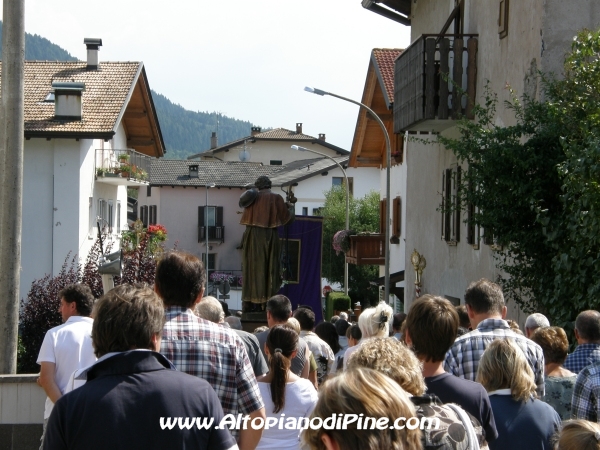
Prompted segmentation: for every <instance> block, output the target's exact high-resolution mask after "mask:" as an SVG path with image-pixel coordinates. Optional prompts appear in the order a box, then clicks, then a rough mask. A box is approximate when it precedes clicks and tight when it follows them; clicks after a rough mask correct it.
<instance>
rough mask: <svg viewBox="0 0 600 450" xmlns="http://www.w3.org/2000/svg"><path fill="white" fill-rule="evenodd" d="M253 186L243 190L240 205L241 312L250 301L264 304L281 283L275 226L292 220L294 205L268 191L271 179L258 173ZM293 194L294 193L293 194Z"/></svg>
mask: <svg viewBox="0 0 600 450" xmlns="http://www.w3.org/2000/svg"><path fill="white" fill-rule="evenodd" d="M254 185H255V187H256V189H251V190H248V191H246V192H244V193H243V194H242V196H241V197H240V202H239V205H240V207H242V208H244V212H243V214H242V219H241V220H240V224H241V225H246V231H244V236H243V238H242V277H243V281H242V301H243V310H244V312H247V311H250V310H251V309H252V304H260V305H261V309H264V304H265V303H266V302H267V300H268V299H269V298H270V297H272V296H273V295H275V294H277V291H279V288H280V286H281V262H280V257H281V246H280V243H279V235H278V234H277V227H278V226H281V225H285V224H287V223H290V222H292V221H293V220H294V205H293V203H290V202H285V201H284V200H283V197H281V196H280V195H278V194H275V193H273V192H271V180H270V179H269V178H268V177H266V176H260V177H258V179H257V180H256V182H255V183H254ZM292 196H293V194H292Z"/></svg>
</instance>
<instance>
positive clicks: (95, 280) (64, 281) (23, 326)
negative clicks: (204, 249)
mask: <svg viewBox="0 0 600 450" xmlns="http://www.w3.org/2000/svg"><path fill="white" fill-rule="evenodd" d="M159 226H160V225H159ZM154 227H155V228H156V227H157V226H156V225H155V226H154ZM163 229H164V228H163ZM106 237H107V236H106V235H105V236H103V238H102V239H103V241H105V240H106ZM163 242H164V239H162V238H160V239H157V238H156V232H152V230H149V231H148V230H143V232H142V233H141V234H140V240H139V244H138V245H130V246H127V247H125V248H124V249H123V260H122V264H123V276H122V277H115V285H120V284H134V283H147V284H150V285H153V284H154V277H155V275H156V262H157V258H159V257H160V256H161V255H162V254H163V253H164V244H163ZM109 252H110V248H107V249H105V253H109ZM101 256H102V251H101V248H100V240H96V242H95V243H94V245H93V246H92V248H91V250H90V252H89V254H88V257H87V259H86V261H85V263H84V264H83V265H82V264H80V263H79V262H78V260H77V257H73V258H71V255H68V256H67V258H66V259H65V262H64V263H63V265H62V267H61V270H60V272H59V273H58V274H57V275H56V276H51V275H49V274H48V275H45V276H44V277H42V278H41V279H38V280H35V281H34V282H33V283H32V285H31V289H30V290H29V293H28V294H27V300H21V311H20V315H19V337H20V345H19V351H18V355H17V371H18V372H19V373H35V372H38V371H39V366H38V365H37V364H36V360H37V356H38V353H39V351H40V347H41V345H42V341H43V340H44V336H45V334H46V331H48V330H49V329H50V328H53V327H55V326H58V325H60V324H61V316H60V314H59V312H58V307H59V305H60V299H59V298H58V293H59V292H60V290H61V289H63V288H64V287H66V286H67V285H69V284H73V283H83V284H87V285H88V286H89V287H90V289H91V290H92V294H93V295H94V297H95V298H99V297H101V296H102V294H103V289H102V277H101V276H100V274H99V273H98V264H99V262H100V257H101Z"/></svg>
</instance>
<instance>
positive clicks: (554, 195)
mask: <svg viewBox="0 0 600 450" xmlns="http://www.w3.org/2000/svg"><path fill="white" fill-rule="evenodd" d="M599 55H600V33H599V32H590V31H583V32H581V33H579V34H578V36H577V37H576V39H575V40H574V42H573V45H572V50H571V53H569V54H568V55H567V57H566V59H565V71H564V73H565V77H564V78H563V79H561V80H557V79H554V78H548V77H545V76H543V75H540V77H541V82H542V86H543V93H544V95H543V98H544V101H536V100H534V99H529V98H524V99H523V101H522V102H521V101H519V100H518V99H517V98H516V96H515V95H514V93H513V98H512V100H511V101H510V102H508V103H507V106H508V107H509V108H510V109H512V111H513V112H514V114H515V118H516V124H515V125H513V126H508V127H501V126H496V125H495V122H494V120H495V115H496V114H495V113H496V105H497V98H496V96H495V95H493V94H492V93H491V92H490V91H489V89H487V88H486V93H485V96H484V97H485V102H484V103H483V104H482V105H478V106H477V107H476V111H475V112H476V120H475V121H468V120H464V121H462V122H461V124H460V126H459V130H460V136H459V137H458V138H456V139H453V138H447V137H443V136H440V137H439V141H440V142H441V143H442V144H443V145H444V146H445V147H447V148H449V149H451V150H452V151H453V152H454V154H455V155H456V156H457V159H458V160H459V162H460V163H461V164H462V163H466V164H464V166H466V167H468V169H467V170H465V171H464V176H463V177H462V180H461V189H460V193H459V196H460V200H461V206H462V208H464V209H463V211H464V210H466V208H467V207H468V206H470V205H473V206H474V207H475V208H476V209H475V214H473V216H472V218H471V220H472V222H473V223H474V224H476V225H479V226H480V227H482V228H483V229H484V235H486V236H487V238H488V239H492V238H493V239H494V241H495V243H496V244H497V248H498V251H497V252H496V258H497V265H498V267H499V268H500V269H501V270H502V271H503V272H504V273H505V274H506V275H505V276H503V277H501V278H500V279H499V281H500V283H501V284H502V286H503V289H504V292H505V296H506V297H507V299H509V300H513V301H515V302H517V303H518V304H519V305H520V306H521V307H522V308H523V309H524V310H525V311H532V310H538V311H541V312H543V313H545V314H547V315H548V316H549V317H550V319H551V322H552V323H555V324H557V325H561V326H566V327H567V328H570V326H571V324H570V322H571V321H572V320H574V318H575V316H576V315H577V314H578V312H580V311H582V310H584V309H592V308H597V307H598V306H599V303H600V301H599V297H598V294H599V293H600V277H598V276H597V274H598V273H599V271H600V187H599V180H600V126H599V125H600V61H599V58H598V56H599Z"/></svg>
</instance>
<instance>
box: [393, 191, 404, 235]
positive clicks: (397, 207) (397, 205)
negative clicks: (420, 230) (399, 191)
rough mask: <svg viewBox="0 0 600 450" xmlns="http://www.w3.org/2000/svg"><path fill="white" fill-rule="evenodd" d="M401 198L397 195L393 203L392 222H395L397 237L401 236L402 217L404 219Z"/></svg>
mask: <svg viewBox="0 0 600 450" xmlns="http://www.w3.org/2000/svg"><path fill="white" fill-rule="evenodd" d="M401 205H402V203H401V200H400V197H396V198H395V199H394V204H393V206H394V207H393V213H394V220H393V222H392V224H393V233H392V234H393V235H394V236H396V237H400V231H401V223H402V222H401V219H402V208H401Z"/></svg>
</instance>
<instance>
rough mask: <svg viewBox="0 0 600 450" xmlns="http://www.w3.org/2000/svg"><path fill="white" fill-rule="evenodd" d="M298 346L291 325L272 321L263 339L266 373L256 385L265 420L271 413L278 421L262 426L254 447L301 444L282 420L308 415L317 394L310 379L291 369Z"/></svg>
mask: <svg viewBox="0 0 600 450" xmlns="http://www.w3.org/2000/svg"><path fill="white" fill-rule="evenodd" d="M297 346H298V334H297V333H296V332H295V331H294V330H292V329H291V328H290V327H287V326H285V325H275V326H274V327H273V328H271V330H270V331H269V335H268V336H267V341H266V343H265V353H266V355H267V358H268V362H269V373H268V374H266V375H264V376H262V377H260V378H259V379H258V387H259V389H260V393H261V395H262V398H263V401H264V402H265V410H266V412H267V420H268V419H269V418H271V417H274V418H276V419H277V425H275V426H270V427H269V429H265V430H263V434H262V438H261V440H260V442H259V444H258V447H256V449H257V450H264V449H277V450H297V449H299V448H300V443H299V430H296V429H289V430H288V429H285V424H286V423H288V424H290V423H291V421H292V420H294V421H295V422H294V423H296V422H297V421H298V419H300V418H301V417H308V416H310V413H311V412H312V410H313V408H314V407H315V405H316V403H317V399H318V397H317V392H316V391H315V388H314V386H313V384H312V383H311V382H310V381H309V380H307V379H304V378H300V377H298V376H297V375H295V374H294V373H293V372H292V371H291V370H290V365H291V360H292V358H294V356H296V348H297ZM280 424H281V426H280ZM289 428H296V427H295V426H294V427H291V426H290V427H289Z"/></svg>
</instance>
